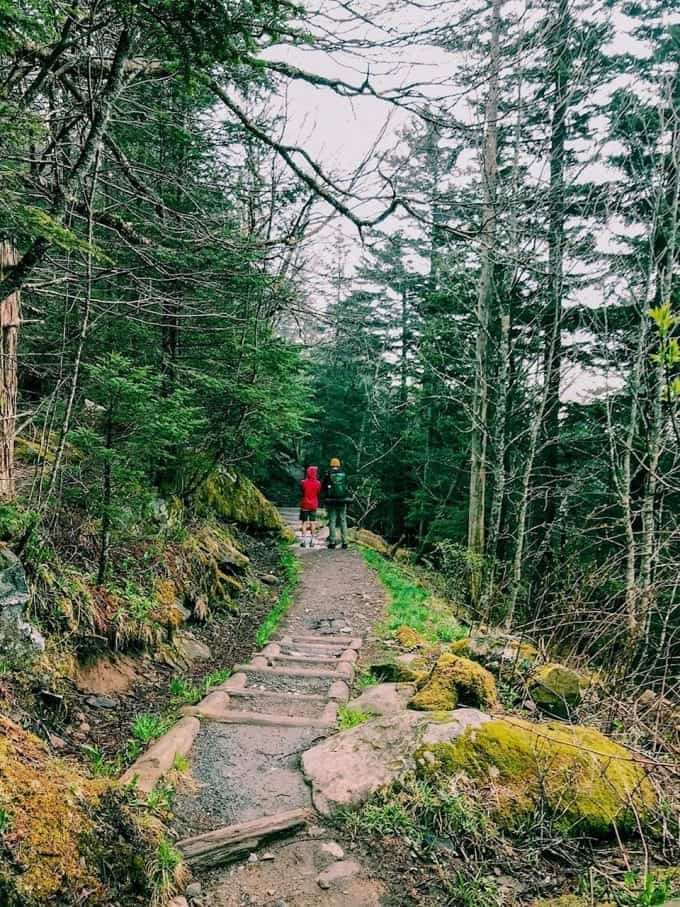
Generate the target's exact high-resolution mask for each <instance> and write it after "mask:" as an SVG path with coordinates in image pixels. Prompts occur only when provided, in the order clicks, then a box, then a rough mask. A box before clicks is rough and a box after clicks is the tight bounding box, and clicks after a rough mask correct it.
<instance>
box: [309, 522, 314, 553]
mask: <svg viewBox="0 0 680 907" xmlns="http://www.w3.org/2000/svg"><path fill="white" fill-rule="evenodd" d="M309 534H310V536H311V538H312V541H311V543H310V546H309V547H310V548H313V547H314V538H315V535H316V520H312V521H311V523H310V524H309Z"/></svg>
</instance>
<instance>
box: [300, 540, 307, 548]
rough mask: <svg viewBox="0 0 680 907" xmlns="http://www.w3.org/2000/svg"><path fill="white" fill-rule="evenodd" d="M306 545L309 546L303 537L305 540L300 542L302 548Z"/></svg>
mask: <svg viewBox="0 0 680 907" xmlns="http://www.w3.org/2000/svg"><path fill="white" fill-rule="evenodd" d="M306 547H307V542H306V541H305V540H304V539H303V540H302V541H301V542H300V548H306Z"/></svg>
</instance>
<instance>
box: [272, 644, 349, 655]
mask: <svg viewBox="0 0 680 907" xmlns="http://www.w3.org/2000/svg"><path fill="white" fill-rule="evenodd" d="M279 649H280V651H281V654H282V655H296V656H298V657H299V656H301V655H318V656H320V657H321V658H337V656H338V655H342V653H343V652H344V651H345V650H346V647H343V646H315V645H314V644H312V643H308V644H307V645H305V644H304V643H293V642H290V643H283V642H282V643H281V645H280V646H279Z"/></svg>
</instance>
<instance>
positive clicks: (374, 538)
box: [350, 529, 390, 557]
mask: <svg viewBox="0 0 680 907" xmlns="http://www.w3.org/2000/svg"><path fill="white" fill-rule="evenodd" d="M350 537H351V538H352V540H353V541H355V542H358V543H359V544H360V545H363V546H364V548H372V549H373V551H377V552H378V554H382V555H384V556H385V557H386V556H387V555H388V554H389V553H390V546H389V545H388V544H387V542H386V541H385V539H384V538H383V537H382V536H381V535H378V533H377V532H371V530H370V529H354V530H352V532H351V533H350Z"/></svg>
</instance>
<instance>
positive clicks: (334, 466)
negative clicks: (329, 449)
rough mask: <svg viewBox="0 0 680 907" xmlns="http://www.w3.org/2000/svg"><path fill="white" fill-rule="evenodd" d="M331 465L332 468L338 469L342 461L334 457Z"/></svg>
mask: <svg viewBox="0 0 680 907" xmlns="http://www.w3.org/2000/svg"><path fill="white" fill-rule="evenodd" d="M330 465H331V468H337V467H338V466H340V460H338V458H337V457H333V459H332V460H331V462H330Z"/></svg>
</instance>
